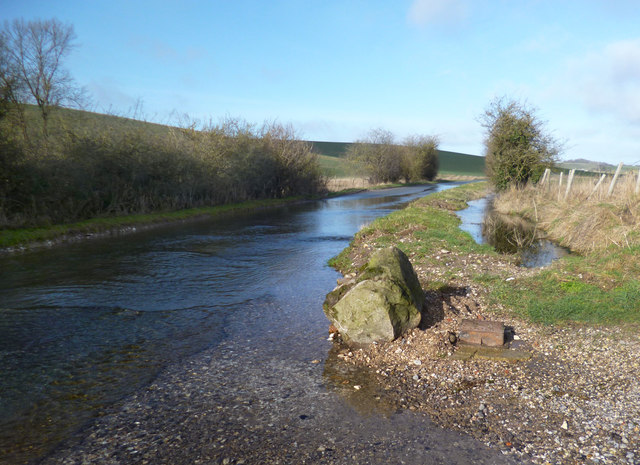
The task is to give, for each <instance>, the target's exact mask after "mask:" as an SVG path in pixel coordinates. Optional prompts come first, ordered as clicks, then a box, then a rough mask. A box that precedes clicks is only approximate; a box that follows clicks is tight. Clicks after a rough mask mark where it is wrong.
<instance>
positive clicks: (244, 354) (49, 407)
mask: <svg viewBox="0 0 640 465" xmlns="http://www.w3.org/2000/svg"><path fill="white" fill-rule="evenodd" d="M454 185H455V184H445V185H437V186H430V187H428V186H413V187H407V188H398V189H389V190H384V191H373V192H366V193H360V194H356V195H351V196H346V197H339V198H333V199H328V200H321V201H314V202H308V203H302V204H298V205H293V206H286V207H281V208H274V209H269V210H264V211H258V212H251V213H242V214H235V215H233V216H232V215H227V216H224V218H221V219H217V220H215V219H208V220H200V221H195V222H189V223H183V224H174V225H168V226H164V227H161V228H158V229H154V230H148V231H144V232H139V233H136V234H132V235H127V236H122V237H118V238H108V239H95V240H91V241H87V242H84V243H77V244H73V245H68V246H65V245H61V246H57V247H55V248H52V249H47V250H39V251H34V252H29V253H25V254H20V255H13V256H2V257H0V367H1V376H0V463H24V462H28V461H33V462H37V461H38V460H40V459H42V457H45V459H44V460H45V462H46V461H47V460H48V459H46V457H47V454H49V453H50V452H51V451H52V450H53V449H54V448H55V447H56V446H58V445H59V444H61V443H64V442H67V443H68V442H69V441H70V440H71V439H70V438H73V437H76V438H77V437H82V436H83V435H84V434H85V433H84V431H86V430H87V428H90V427H91V424H92V423H95V422H97V421H98V419H99V417H100V416H102V415H104V414H105V412H107V411H111V410H113V409H114V408H115V407H114V406H117V405H119V404H121V403H123V402H126V400H127V398H128V396H131V395H132V394H133V393H136V392H140V391H141V390H142V389H143V388H144V387H145V386H147V385H149V383H150V382H151V381H152V380H154V378H155V377H156V376H158V374H159V373H161V372H162V371H163V369H164V370H168V372H170V373H178V374H177V375H176V376H178V378H180V377H181V376H182V377H183V376H186V375H183V374H181V371H180V370H182V369H183V368H182V366H183V364H184V363H186V362H185V361H186V360H191V361H192V362H193V360H197V357H198V354H201V353H205V352H206V351H209V357H213V356H212V355H211V353H213V352H211V351H214V352H215V351H218V352H220V353H219V354H218V355H216V356H215V357H218V356H219V357H220V360H227V357H231V358H233V357H236V358H235V359H234V360H235V362H234V363H235V365H234V366H240V367H243V368H237V369H236V368H234V370H233V373H238V372H239V373H240V375H241V376H242V377H243V378H242V379H243V381H242V383H245V384H247V385H251V384H253V385H255V386H256V388H255V389H256V392H257V391H259V390H260V389H262V387H263V385H262V384H261V383H262V381H263V378H262V377H263V376H265V370H266V368H265V367H266V366H269V365H274V364H279V363H280V362H282V361H286V365H287V366H290V367H296V366H307V364H308V362H309V360H313V359H318V360H320V361H324V363H325V365H324V369H321V370H320V372H319V373H316V372H311V373H307V374H306V375H305V376H306V377H307V378H308V379H305V380H304V381H302V380H300V381H299V382H298V385H304V384H305V383H310V385H312V386H313V389H312V390H313V391H314V392H315V391H318V395H317V396H316V397H315V398H316V399H318V400H314V398H312V399H307V398H304V402H306V403H307V404H309V405H310V406H313V403H314V402H317V403H319V402H320V400H319V399H320V398H323V397H322V396H325V397H326V396H334V397H340V394H339V393H336V391H335V389H334V387H335V386H333V384H332V381H331V380H332V379H333V378H335V377H336V373H339V372H340V369H339V368H336V367H335V366H333V365H332V362H331V361H330V360H331V359H332V357H329V356H328V354H329V352H330V349H331V343H329V342H327V341H326V330H327V326H328V322H327V320H326V319H325V317H324V314H323V312H322V301H323V299H324V296H325V294H326V293H327V292H329V291H330V290H331V289H332V288H333V287H334V285H335V280H336V278H337V277H339V275H338V273H336V272H335V271H334V270H333V269H331V268H329V267H328V266H327V265H326V262H327V260H328V259H329V258H331V257H332V256H334V255H336V254H337V253H339V252H340V251H341V250H342V249H343V248H344V247H345V246H347V244H348V242H349V240H350V239H351V237H352V236H353V234H354V233H355V232H356V231H357V230H358V229H359V228H360V227H362V226H363V225H365V224H367V223H369V222H371V221H372V220H373V219H375V218H376V217H379V216H382V215H385V214H388V213H389V212H391V211H392V210H394V209H397V208H400V207H402V206H403V205H405V204H406V203H407V202H409V201H411V200H413V199H416V198H418V197H422V196H424V195H427V194H429V193H430V192H435V191H438V190H442V189H444V188H448V187H453V186H454ZM229 347H242V350H236V349H233V350H232V349H229ZM234 351H235V352H234ZM223 352H224V353H223ZM234 353H235V354H238V355H237V356H236V355H233V354H234ZM221 354H222V355H221ZM194 357H196V359H194ZM333 359H335V357H333ZM192 362H190V363H192ZM221 363H222V362H221ZM300 364H304V365H300ZM274 366H275V365H274ZM278 366H279V365H278ZM220 370H222V368H220ZM276 371H277V370H276ZM221 372H222V371H221ZM287 373H288V372H286V371H283V372H282V374H277V373H276V375H277V376H276V378H279V379H281V381H273V383H275V384H274V387H273V389H274V390H276V391H277V390H278V389H280V388H282V386H280V388H279V387H278V385H277V383H278V382H281V383H282V385H283V386H284V384H285V383H291V382H294V381H292V378H291V377H290V376H289V374H287ZM305 373H306V372H305ZM314 373H315V374H314ZM354 376H355V375H354ZM338 378H339V376H338ZM285 379H286V381H285ZM294 379H295V378H294ZM294 384H295V382H294ZM365 391H366V389H363V392H365ZM305 395H309V394H308V392H307V394H305ZM300 399H302V397H301V398H300ZM331 399H332V400H331V401H330V402H331V403H332V404H334V403H335V402H337V400H335V399H333V397H331ZM265 402H267V401H266V400H265ZM283 402H285V404H286V401H283ZM358 402H360V403H363V402H364V403H365V404H366V403H367V402H368V401H363V400H362V398H360V400H358ZM285 404H283V405H285ZM318 408H319V407H318ZM110 409H111V410H110ZM365 410H366V409H365ZM358 412H360V413H358ZM331 415H341V417H340V418H338V419H336V418H333V417H332V418H331V421H332V422H336V423H340V422H343V421H344V422H346V421H347V416H349V418H350V419H351V418H352V417H353V416H354V415H355V416H356V419H357V418H358V415H365V416H367V418H369V420H367V421H370V422H372V423H373V424H378V423H379V422H378V420H376V419H375V417H374V419H373V420H371V417H370V415H372V414H371V412H368V413H366V414H363V413H362V408H354V410H353V411H347V410H342V409H340V412H337V413H336V412H333V413H331ZM411 415H413V414H411ZM405 417H407V418H409V417H408V415H407V414H405V415H404V416H402V417H401V418H405ZM301 418H302V416H301ZM363 418H364V417H363ZM394 418H396V417H395V416H394ZM411 418H413V419H412V420H403V421H405V422H408V423H406V425H404V426H403V423H402V422H400V423H399V422H398V420H397V418H396V420H393V421H394V423H393V427H392V428H393V429H394V432H393V434H394V435H400V436H402V435H403V434H405V433H403V431H404V430H403V428H405V429H406V430H407V432H408V433H407V434H409V435H410V436H411V437H414V436H415V435H416V434H420V429H421V428H430V429H431V431H436V430H437V429H436V428H435V427H434V426H433V425H432V424H431V423H429V422H428V420H427V419H424V418H422V417H419V416H415V418H414V417H411ZM349 421H351V420H349ZM416 428H418V429H417V430H416ZM362 434H365V433H362ZM424 434H426V433H424ZM432 434H435V433H432ZM354 441H363V438H361V437H360V438H355V439H354ZM436 442H437V441H436ZM456 444H458V443H457V442H456ZM470 444H472V445H471V446H468V447H471V448H474V447H476V446H477V447H479V448H481V446H480V445H476V444H475V443H470ZM442 447H445V446H444V445H443V446H442ZM447 447H449V446H447ZM399 450H402V449H401V448H400V449H399ZM425 450H427V451H429V450H430V448H429V447H427V448H426V449H425ZM442 450H445V449H442ZM442 450H440V452H438V450H437V447H436V446H433V447H432V448H431V452H424V451H423V452H422V453H424V454H427V453H431V454H434V453H442ZM452 457H453V455H452ZM416 460H417V459H416ZM420 460H422V459H420ZM464 460H468V457H467V458H465V459H464ZM461 461H462V459H461ZM408 463H411V462H408ZM452 463H457V462H456V461H455V460H453V462H452ZM487 463H491V462H490V461H487Z"/></svg>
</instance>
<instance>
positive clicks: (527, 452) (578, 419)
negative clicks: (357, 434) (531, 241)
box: [336, 238, 640, 464]
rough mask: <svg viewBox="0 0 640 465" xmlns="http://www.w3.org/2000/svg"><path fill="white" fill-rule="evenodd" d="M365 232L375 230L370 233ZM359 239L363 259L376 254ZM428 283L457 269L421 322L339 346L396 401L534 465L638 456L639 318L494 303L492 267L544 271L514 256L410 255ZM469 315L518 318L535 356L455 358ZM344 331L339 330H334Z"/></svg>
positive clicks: (637, 460)
mask: <svg viewBox="0 0 640 465" xmlns="http://www.w3.org/2000/svg"><path fill="white" fill-rule="evenodd" d="M367 240H368V242H370V241H371V238H368V239H367ZM370 249H371V246H370V245H369V243H361V244H356V246H355V248H354V250H353V251H352V254H351V258H352V260H353V265H354V267H355V268H357V267H358V266H360V265H361V264H362V263H364V262H365V261H366V258H367V257H368V256H369V254H370ZM410 258H411V259H412V262H413V264H414V267H415V269H416V272H417V273H418V276H419V278H420V280H421V282H422V283H423V285H424V286H425V287H426V285H427V283H428V281H429V280H431V279H433V278H434V276H435V277H438V276H444V275H447V276H448V277H451V270H452V269H455V270H458V271H457V272H456V275H455V276H454V278H453V280H452V285H451V286H450V287H449V288H447V289H444V290H443V291H442V292H428V293H427V304H428V305H427V306H428V313H427V314H426V315H425V317H424V318H423V323H422V324H421V327H420V328H418V329H415V330H413V331H411V332H409V333H408V334H406V335H405V336H404V337H402V338H400V339H398V340H396V341H393V342H391V343H384V344H374V345H371V346H370V347H368V348H365V349H360V350H354V349H350V348H348V347H344V346H342V347H341V348H340V349H339V353H340V356H341V357H342V358H343V359H344V360H346V361H349V362H350V363H352V364H354V366H357V367H360V368H367V369H369V370H370V371H371V373H374V374H375V377H376V382H377V383H378V384H379V385H380V386H382V388H383V389H385V390H386V391H387V392H388V393H390V394H391V398H392V399H393V401H394V402H395V405H397V406H398V407H399V408H405V409H409V410H414V411H420V412H425V413H428V414H429V415H430V416H431V418H432V419H433V420H434V421H435V422H436V423H437V424H438V425H440V426H443V427H446V428H449V429H452V430H458V431H464V432H466V433H468V434H470V435H471V436H473V437H475V438H477V439H478V440H480V441H482V442H483V443H485V444H487V445H490V446H491V447H492V448H495V449H497V450H501V451H502V452H503V453H504V454H507V455H509V456H512V457H516V458H522V459H523V460H524V459H527V460H531V461H532V462H533V463H536V464H547V463H551V464H640V383H639V382H638V380H640V335H639V334H638V332H637V330H634V329H633V328H623V327H595V326H588V325H578V324H563V325H556V326H544V325H537V324H533V323H531V322H529V321H526V320H523V319H519V318H517V317H514V315H513V313H512V312H510V311H507V310H506V309H503V308H499V307H498V308H496V307H495V306H493V307H490V306H489V305H487V304H486V301H487V300H488V299H487V298H486V293H487V292H486V291H487V290H486V289H485V288H482V287H480V286H478V285H476V284H473V283H472V280H471V279H470V277H471V276H472V275H474V274H476V273H482V272H486V271H491V272H492V273H498V274H499V275H501V276H502V277H503V279H505V280H514V279H518V278H519V277H521V276H524V275H529V274H532V273H537V272H538V271H537V270H531V269H524V268H520V267H518V266H515V265H514V263H513V262H512V261H510V259H509V258H508V257H505V258H499V257H498V258H493V257H485V256H477V257H476V256H469V255H460V256H458V255H456V254H455V253H452V252H450V251H448V250H444V249H443V250H441V251H440V252H439V253H438V254H437V256H436V257H422V258H420V257H416V256H414V257H410ZM463 318H479V319H491V320H498V321H502V322H504V323H505V325H506V326H510V327H512V328H513V330H514V332H515V340H514V341H512V344H513V345H514V346H517V347H518V349H519V350H527V351H529V352H530V353H531V355H532V357H531V359H530V360H528V361H520V362H506V361H499V360H481V359H472V360H469V361H461V360H454V359H452V358H451V355H452V354H454V353H455V351H456V350H457V347H456V346H455V344H452V343H451V341H450V335H451V334H456V333H457V331H458V328H459V326H460V323H461V320H462V319H463ZM336 339H339V338H338V337H336Z"/></svg>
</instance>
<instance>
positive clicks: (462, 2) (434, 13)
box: [407, 0, 469, 26]
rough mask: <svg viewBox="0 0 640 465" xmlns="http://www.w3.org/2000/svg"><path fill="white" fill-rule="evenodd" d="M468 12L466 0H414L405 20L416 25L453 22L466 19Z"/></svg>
mask: <svg viewBox="0 0 640 465" xmlns="http://www.w3.org/2000/svg"><path fill="white" fill-rule="evenodd" d="M468 12H469V5H468V2H467V1H466V0H414V1H413V3H412V4H411V7H410V8H409V13H408V15H407V20H408V21H409V23H410V24H413V25H416V26H426V25H428V24H442V23H455V22H459V21H461V20H464V19H466V17H467V15H468Z"/></svg>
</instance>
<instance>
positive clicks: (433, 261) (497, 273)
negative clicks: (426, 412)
mask: <svg viewBox="0 0 640 465" xmlns="http://www.w3.org/2000/svg"><path fill="white" fill-rule="evenodd" d="M486 189H487V185H486V184H485V183H475V184H468V185H465V186H462V187H458V188H454V189H450V190H447V191H444V192H440V193H437V194H433V195H429V196H427V197H425V198H423V199H420V200H418V201H416V202H413V203H412V204H411V205H409V206H408V207H407V208H405V209H403V210H400V211H397V212H394V213H392V214H390V215H389V216H387V217H384V218H380V219H378V220H376V221H374V222H373V223H372V224H371V225H369V226H367V227H365V228H363V229H362V230H361V231H360V232H359V233H358V234H357V235H356V236H355V238H354V239H353V241H352V243H351V245H350V246H349V247H348V248H347V249H345V250H344V251H343V252H342V253H340V254H339V255H338V256H337V257H335V258H334V259H332V260H331V265H332V266H334V267H336V268H338V269H339V270H341V271H342V272H343V273H349V272H357V269H358V267H359V266H360V265H362V264H363V263H364V262H365V261H366V258H367V257H368V255H369V254H370V253H371V250H373V249H375V248H379V247H386V246H389V245H396V246H398V247H399V248H401V249H402V250H403V251H404V252H405V253H406V254H407V255H408V256H409V257H410V258H411V261H412V263H413V264H414V267H416V269H417V270H418V272H419V275H421V276H424V278H423V279H422V284H423V287H424V288H425V289H426V290H427V291H428V292H436V293H438V294H440V295H441V297H442V295H445V294H450V293H452V292H453V293H454V294H455V293H456V292H465V293H466V292H470V290H473V292H477V293H478V295H479V296H480V300H481V301H483V302H484V304H485V305H486V306H487V309H488V310H489V311H490V312H496V313H500V312H504V311H506V312H508V313H512V314H517V315H518V316H521V317H524V318H527V319H530V320H533V321H538V322H544V323H559V322H570V321H573V322H584V323H594V324H623V323H632V324H635V325H637V324H638V323H640V284H639V283H640V280H639V278H640V253H639V252H640V247H638V246H632V247H625V248H622V247H616V246H612V247H607V248H604V249H602V250H601V251H593V252H590V253H589V254H585V255H577V254H575V255H571V256H569V257H567V258H564V259H561V260H558V261H556V262H554V264H553V265H552V266H550V267H547V268H544V269H535V270H528V269H524V268H521V267H518V266H517V265H516V260H515V257H512V256H508V255H500V254H498V253H496V252H495V251H494V250H493V248H492V247H490V246H487V245H478V244H476V243H475V241H473V239H472V238H471V236H470V235H469V234H467V233H465V232H463V231H461V230H460V229H459V224H460V220H459V219H458V217H457V216H456V214H455V211H456V210H460V209H462V208H465V206H466V205H467V204H466V202H467V201H469V200H472V199H474V198H479V197H482V196H483V195H485V193H486Z"/></svg>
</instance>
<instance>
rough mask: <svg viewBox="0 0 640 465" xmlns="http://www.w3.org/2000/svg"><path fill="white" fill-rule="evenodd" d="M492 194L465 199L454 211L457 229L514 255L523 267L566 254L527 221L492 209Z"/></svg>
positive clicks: (534, 266)
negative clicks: (458, 226) (465, 203)
mask: <svg viewBox="0 0 640 465" xmlns="http://www.w3.org/2000/svg"><path fill="white" fill-rule="evenodd" d="M492 202H493V196H489V197H484V198H482V199H478V200H472V201H470V202H469V207H468V208H465V209H464V210H460V211H458V212H457V215H458V217H459V218H460V219H461V220H462V224H461V225H460V229H462V230H463V231H466V232H468V233H469V234H471V237H472V238H473V239H474V240H475V241H476V242H477V243H478V244H489V245H491V246H493V247H494V248H495V249H496V250H497V251H498V252H500V253H505V254H517V255H518V256H519V257H520V265H521V266H523V267H525V268H541V267H544V266H548V265H550V264H551V262H553V261H554V260H557V259H558V258H561V257H564V256H565V255H567V254H569V250H568V249H567V248H565V247H560V246H559V245H557V244H554V243H553V242H551V241H550V240H548V239H546V238H545V237H544V236H543V235H542V233H541V231H539V230H538V229H537V228H536V226H535V225H534V224H532V223H530V222H527V221H524V220H522V219H520V218H514V217H509V216H506V215H502V214H500V213H498V212H496V211H495V210H494V209H493V203H492Z"/></svg>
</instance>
